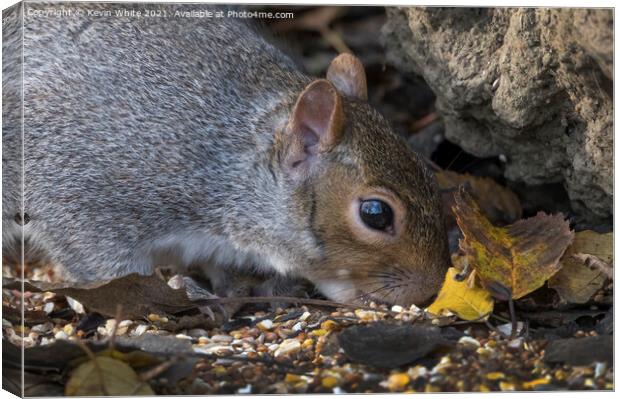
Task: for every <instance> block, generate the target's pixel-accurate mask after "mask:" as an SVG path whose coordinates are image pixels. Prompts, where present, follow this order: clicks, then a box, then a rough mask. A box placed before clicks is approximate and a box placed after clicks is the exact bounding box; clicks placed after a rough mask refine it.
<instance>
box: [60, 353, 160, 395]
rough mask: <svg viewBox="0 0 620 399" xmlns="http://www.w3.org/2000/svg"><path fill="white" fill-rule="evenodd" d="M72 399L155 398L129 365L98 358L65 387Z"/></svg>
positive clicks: (84, 364) (83, 364)
mask: <svg viewBox="0 0 620 399" xmlns="http://www.w3.org/2000/svg"><path fill="white" fill-rule="evenodd" d="M65 394H66V395H68V396H100V395H110V396H129V395H155V393H154V392H153V390H152V389H151V387H150V386H149V385H148V384H147V383H143V382H141V381H140V379H139V377H138V374H136V372H135V371H134V370H133V369H132V368H131V367H129V365H128V364H127V363H125V362H122V361H120V360H117V359H113V358H111V357H107V356H96V357H95V358H94V359H93V360H89V361H87V362H84V363H82V364H81V365H79V366H78V367H77V368H76V369H75V370H73V372H72V374H71V378H70V379H69V381H68V382H67V385H66V387H65Z"/></svg>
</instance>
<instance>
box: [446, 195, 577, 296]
mask: <svg viewBox="0 0 620 399" xmlns="http://www.w3.org/2000/svg"><path fill="white" fill-rule="evenodd" d="M455 200H456V206H455V207H454V208H453V211H454V213H455V215H456V220H457V223H458V225H459V228H460V229H461V231H462V232H463V235H464V239H462V240H461V242H460V247H461V249H462V250H463V251H464V252H465V254H466V255H467V261H468V264H469V265H471V266H472V267H473V268H474V270H476V272H477V275H478V277H480V280H481V282H482V284H483V286H484V287H485V288H487V289H489V290H491V292H493V293H497V292H499V289H498V288H497V287H500V288H501V287H503V288H504V290H505V291H508V293H509V294H511V295H512V298H513V299H519V298H521V297H522V296H524V295H527V294H529V293H530V292H532V291H534V290H535V289H537V288H539V287H541V286H542V285H543V284H544V283H545V281H547V280H548V279H549V278H550V277H551V276H553V275H554V274H555V273H556V272H557V271H558V270H559V269H560V268H561V265H560V263H559V260H560V257H561V256H562V254H563V253H564V251H565V250H566V248H567V247H568V246H569V245H570V243H571V242H572V241H573V237H574V233H573V232H572V231H571V230H570V227H569V224H568V222H567V221H565V220H564V217H563V216H562V215H561V214H558V215H553V216H551V215H546V214H544V213H542V212H539V213H538V214H537V215H536V216H534V217H531V218H528V219H522V220H519V221H518V222H516V223H514V224H511V225H509V226H506V227H495V226H493V225H492V224H491V222H489V220H488V219H487V218H486V217H485V216H484V215H482V213H481V212H480V208H479V207H478V205H477V204H476V202H475V201H474V200H473V199H472V197H471V196H470V195H469V194H468V193H467V191H465V189H464V188H461V189H460V190H459V192H458V193H457V194H456V195H455ZM494 295H497V294H494Z"/></svg>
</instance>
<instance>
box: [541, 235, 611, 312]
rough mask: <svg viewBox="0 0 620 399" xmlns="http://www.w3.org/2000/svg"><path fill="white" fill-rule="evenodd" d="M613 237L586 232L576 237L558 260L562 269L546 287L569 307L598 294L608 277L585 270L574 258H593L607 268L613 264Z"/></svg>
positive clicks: (585, 267)
mask: <svg viewBox="0 0 620 399" xmlns="http://www.w3.org/2000/svg"><path fill="white" fill-rule="evenodd" d="M613 250H614V239H613V233H607V234H599V233H597V232H594V231H591V230H586V231H580V232H578V233H576V234H575V241H573V244H572V245H571V246H570V247H569V248H568V249H567V250H566V253H565V254H564V256H562V259H561V260H560V263H561V264H562V269H561V270H560V271H559V272H558V273H556V274H555V275H554V276H553V277H552V278H551V279H550V280H549V287H551V288H553V289H554V290H556V291H557V293H558V295H559V296H560V299H562V301H564V302H568V303H585V302H587V301H588V300H589V299H590V298H591V297H592V295H594V294H595V293H596V291H598V290H599V289H600V288H601V287H602V286H603V284H604V283H605V280H606V279H607V276H606V275H605V274H604V273H602V272H601V271H600V270H592V269H590V268H588V267H587V266H586V265H585V264H584V262H583V259H580V258H579V257H576V256H574V255H576V254H580V253H584V254H588V255H594V256H596V257H597V258H599V259H600V260H602V261H603V262H605V263H607V264H612V263H613Z"/></svg>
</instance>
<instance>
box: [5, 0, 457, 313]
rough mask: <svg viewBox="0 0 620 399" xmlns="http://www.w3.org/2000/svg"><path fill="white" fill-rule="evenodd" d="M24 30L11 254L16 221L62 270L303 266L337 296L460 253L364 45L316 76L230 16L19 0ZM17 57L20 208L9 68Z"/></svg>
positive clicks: (395, 295)
mask: <svg viewBox="0 0 620 399" xmlns="http://www.w3.org/2000/svg"><path fill="white" fill-rule="evenodd" d="M72 6H73V8H76V7H88V8H90V9H93V8H96V7H101V9H111V8H112V7H114V8H122V7H125V8H128V7H141V6H140V5H128V4H107V5H106V4H104V5H94V4H88V5H77V4H72ZM25 7H26V8H34V9H45V8H46V7H49V5H47V6H46V5H41V4H36V3H25ZM148 7H149V8H151V9H164V10H168V12H172V11H174V10H179V9H180V10H191V9H192V7H193V8H195V7H196V5H156V6H155V5H148ZM8 25H9V24H7V27H6V29H9V27H8ZM5 33H6V34H8V35H9V36H10V35H17V34H19V30H18V29H16V30H14V31H13V32H10V31H8V32H5ZM22 33H23V65H21V64H20V62H19V57H6V59H5V61H4V65H3V69H4V70H5V71H6V73H5V75H4V76H5V82H3V86H4V87H5V90H3V93H4V94H3V96H4V107H3V113H4V114H5V118H6V119H5V120H6V121H7V122H6V123H5V125H4V126H3V146H4V147H5V148H4V157H3V160H2V161H3V167H4V169H5V173H4V175H5V176H3V199H2V200H3V215H2V217H3V251H4V252H5V254H6V253H9V252H11V251H16V250H18V249H19V245H18V243H19V240H20V237H21V234H22V228H23V233H24V239H25V241H26V243H27V247H26V262H29V261H32V260H33V259H34V258H35V257H43V256H44V257H46V259H48V260H49V261H50V262H53V263H54V264H57V265H60V266H61V267H62V268H63V270H64V273H66V275H65V278H66V279H67V280H77V281H88V280H98V279H105V278H112V277H117V276H122V275H126V274H129V273H134V272H138V273H142V274H149V273H152V271H153V269H154V268H155V267H156V266H161V265H166V264H172V263H174V264H179V265H180V266H189V265H195V264H201V265H202V264H204V265H205V266H204V267H206V268H208V271H207V274H208V275H210V276H213V277H214V280H218V278H217V277H218V276H224V275H225V274H226V273H228V274H230V273H231V272H232V273H233V274H234V271H235V270H241V271H244V270H250V268H257V269H259V270H267V271H274V272H276V273H278V274H280V275H283V276H291V277H301V278H305V279H307V280H309V281H310V282H312V283H313V284H314V285H315V286H316V287H317V288H318V289H319V290H320V291H321V292H322V293H323V294H324V295H326V296H327V297H328V298H330V299H333V300H337V301H342V302H353V303H367V302H368V301H371V300H375V301H380V302H386V303H398V304H402V305H409V304H411V303H416V304H420V303H422V302H425V301H427V300H428V299H429V298H430V297H431V296H432V295H434V294H435V293H436V292H437V290H438V288H439V286H440V284H441V282H442V280H443V276H444V273H445V271H446V269H447V267H448V264H449V255H448V250H447V241H446V234H445V231H444V227H443V223H442V217H441V209H440V200H439V195H438V191H437V187H436V183H435V181H434V176H433V174H432V173H431V172H430V171H429V170H428V169H427V168H426V166H425V164H424V163H423V161H422V160H421V159H420V158H419V157H418V156H416V154H414V153H413V152H412V151H411V150H410V149H409V148H408V146H407V144H406V143H405V142H404V141H403V140H402V139H401V138H400V137H398V136H397V135H395V134H394V133H393V132H392V130H391V129H390V127H389V123H388V122H387V121H386V120H385V119H384V118H383V117H382V116H381V115H380V114H379V113H378V112H377V111H375V110H374V109H373V108H371V107H370V106H369V105H368V103H367V88H366V77H365V72H364V68H363V66H362V64H361V62H360V61H359V60H358V59H357V58H356V57H354V56H353V55H351V54H341V55H340V56H338V57H336V58H335V59H334V60H333V62H332V63H331V65H330V67H329V70H328V72H327V76H326V78H313V77H310V76H307V75H306V74H304V73H302V72H301V71H300V69H299V68H298V67H297V65H296V64H295V63H294V62H293V61H292V59H291V58H290V57H289V56H287V55H286V54H285V53H284V52H282V51H281V50H279V49H278V48H277V47H276V46H275V45H274V44H272V43H271V42H270V41H268V40H266V39H264V38H263V37H262V36H261V35H260V34H258V33H257V31H256V29H254V28H252V27H251V26H249V25H248V24H247V23H246V22H245V21H243V20H238V19H232V18H222V19H204V18H135V17H133V18H132V17H114V16H112V17H102V16H100V15H98V16H88V15H86V14H83V15H81V16H79V17H78V16H73V17H62V18H58V17H53V16H41V15H40V14H36V13H32V15H28V13H25V14H24V30H23V32H22ZM6 37H7V36H5V38H6ZM13 39H14V38H13ZM4 46H5V49H4V50H6V51H7V53H8V52H9V51H11V50H13V51H17V52H19V51H20V49H19V41H18V40H16V39H14V40H11V38H10V37H9V38H8V39H6V40H5V45H4ZM11 46H13V48H11ZM3 52H4V51H3ZM21 67H23V77H24V81H23V88H24V93H23V98H24V102H23V117H24V120H23V123H24V125H23V129H24V141H23V146H24V148H23V150H24V152H23V165H24V168H25V169H24V170H23V172H24V179H25V180H24V188H25V190H24V197H23V200H24V208H23V209H22V207H21V199H22V197H21V178H20V162H21V156H22V154H21V149H20V143H21V141H20V140H21V139H20V135H21V126H20V123H19V120H18V116H19V114H20V112H21V111H20V110H19V109H18V108H19V107H21V103H20V101H19V92H18V91H17V88H16V87H13V86H11V85H12V83H11V82H9V81H7V79H16V78H17V79H18V77H19V74H18V73H17V72H15V71H19V70H20V68H21ZM222 280H226V279H223V278H222Z"/></svg>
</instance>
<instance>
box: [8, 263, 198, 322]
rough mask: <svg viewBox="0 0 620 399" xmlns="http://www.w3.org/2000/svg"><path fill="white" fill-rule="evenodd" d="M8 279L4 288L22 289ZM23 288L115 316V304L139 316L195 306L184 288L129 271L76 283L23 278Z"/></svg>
mask: <svg viewBox="0 0 620 399" xmlns="http://www.w3.org/2000/svg"><path fill="white" fill-rule="evenodd" d="M5 280H8V282H5V283H3V287H4V288H16V289H21V282H20V281H18V280H12V281H11V280H9V279H5ZM24 290H25V291H30V292H45V291H50V292H54V293H56V294H58V295H63V296H69V297H71V298H73V299H75V300H77V301H79V302H80V303H81V304H83V305H84V306H86V307H87V308H88V309H89V311H91V312H93V311H94V312H99V313H101V314H102V315H105V316H109V317H114V316H115V315H116V308H117V305H118V304H120V305H122V313H121V316H122V317H123V318H125V319H138V318H140V317H144V316H145V315H147V314H149V313H160V314H161V313H167V314H176V313H179V312H183V311H187V310H190V309H196V308H197V307H198V306H197V305H196V304H195V303H193V302H192V301H190V299H189V298H188V297H187V293H186V292H185V290H183V289H179V290H175V289H172V288H170V287H169V286H168V285H167V284H166V282H165V281H163V280H161V279H160V278H159V277H157V276H156V275H150V276H143V275H139V274H135V273H134V274H129V275H127V276H124V277H120V278H118V279H114V280H105V281H95V282H89V283H84V284H78V283H60V284H57V283H46V282H43V281H26V282H24Z"/></svg>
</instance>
